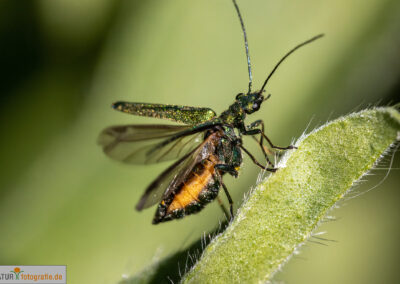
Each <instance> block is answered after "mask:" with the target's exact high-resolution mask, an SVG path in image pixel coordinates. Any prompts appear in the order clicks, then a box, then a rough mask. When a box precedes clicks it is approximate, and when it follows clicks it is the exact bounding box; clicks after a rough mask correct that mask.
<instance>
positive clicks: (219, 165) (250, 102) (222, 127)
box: [98, 0, 323, 224]
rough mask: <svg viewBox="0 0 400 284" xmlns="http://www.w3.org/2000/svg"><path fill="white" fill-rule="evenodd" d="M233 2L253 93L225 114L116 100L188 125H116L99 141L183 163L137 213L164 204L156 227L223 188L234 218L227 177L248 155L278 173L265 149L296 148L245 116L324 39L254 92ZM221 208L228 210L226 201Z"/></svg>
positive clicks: (119, 153) (116, 155) (137, 157)
mask: <svg viewBox="0 0 400 284" xmlns="http://www.w3.org/2000/svg"><path fill="white" fill-rule="evenodd" d="M232 2H233V5H234V7H235V9H236V12H237V15H238V17H239V21H240V25H241V28H242V32H243V36H244V43H245V50H246V58H247V67H248V74H249V84H248V90H247V92H246V93H239V94H238V95H236V98H235V101H234V102H233V104H232V105H230V106H229V108H228V109H227V110H226V111H224V112H222V113H221V114H220V115H219V116H218V115H217V114H216V113H215V112H214V111H213V110H212V109H210V108H199V107H189V106H178V105H165V104H152V103H130V102H123V101H120V102H116V103H114V104H112V107H113V108H114V109H116V110H118V111H121V112H124V113H128V114H133V115H138V116H145V117H154V118H160V119H166V120H171V121H174V122H178V123H182V125H160V124H152V125H119V126H111V127H108V128H106V129H104V130H103V131H102V132H101V133H100V136H99V138H98V143H99V144H100V145H101V146H102V147H103V150H104V153H105V154H106V155H108V156H109V157H111V158H112V159H115V160H118V161H122V162H125V163H128V164H152V163H158V162H163V161H169V160H177V161H176V162H175V163H173V164H172V165H171V166H170V167H168V168H167V169H166V170H165V171H164V172H162V173H161V174H160V175H159V176H158V177H157V178H156V179H155V180H154V181H153V182H152V183H151V184H150V185H149V186H148V187H147V189H146V190H145V192H144V193H143V195H142V197H141V199H140V200H139V202H138V204H137V205H136V209H137V210H139V211H140V210H142V209H145V208H148V207H150V206H152V205H155V204H157V203H158V207H157V210H156V213H155V217H154V219H153V224H158V223H160V222H164V221H168V220H172V219H178V218H183V217H184V216H186V215H189V214H193V213H196V212H199V211H200V210H202V209H203V208H204V206H205V205H207V204H208V203H210V202H211V201H213V200H214V199H215V198H217V195H218V192H219V189H220V187H221V186H222V188H223V190H224V192H225V194H226V196H227V199H228V201H229V204H230V217H231V218H233V201H232V198H231V197H230V195H229V192H228V189H227V187H226V186H225V184H224V182H223V176H224V175H225V174H230V175H232V176H234V177H237V176H238V170H239V168H240V166H241V164H242V151H243V152H244V153H246V154H247V155H248V156H249V157H250V158H251V160H252V161H253V162H254V163H255V164H256V165H257V166H259V167H260V168H262V169H263V170H266V171H271V172H274V171H276V170H277V169H276V168H275V167H274V165H273V163H272V162H271V160H270V159H269V158H268V153H270V151H267V150H266V149H265V145H264V142H265V141H266V142H267V143H268V144H269V146H270V148H272V149H280V150H287V149H293V148H295V147H293V146H288V147H278V146H275V145H274V144H273V143H272V142H271V140H270V139H269V138H268V137H267V135H266V134H265V133H264V122H263V121H262V120H257V121H254V122H253V123H250V124H248V125H246V124H245V118H246V116H247V115H249V114H252V113H254V112H256V111H258V110H259V109H260V107H261V104H262V103H263V102H265V101H266V100H267V99H268V98H269V97H270V95H268V96H265V97H264V91H265V87H266V85H267V83H268V81H269V79H270V78H271V76H272V75H273V74H274V72H275V71H276V69H277V68H278V66H279V65H280V64H281V63H282V62H283V61H284V60H285V59H286V58H287V57H288V56H289V55H290V54H292V53H293V52H294V51H295V50H297V49H298V48H300V47H302V46H304V45H306V44H308V43H310V42H312V41H314V40H316V39H318V38H320V37H322V36H323V35H322V34H321V35H318V36H315V37H313V38H311V39H309V40H307V41H305V42H303V43H301V44H299V45H297V46H296V47H294V48H293V49H292V50H290V51H289V52H288V53H286V54H285V56H283V58H282V59H281V60H280V61H279V62H278V63H277V64H276V65H275V67H274V68H273V70H272V71H271V73H270V74H269V75H268V76H267V78H266V80H265V81H264V83H263V85H262V86H261V88H260V90H258V91H254V92H253V91H252V80H253V78H252V71H251V63H250V55H249V48H248V41H247V34H246V29H245V26H244V23H243V19H242V16H241V13H240V10H239V7H238V5H237V3H236V0H232ZM244 135H248V136H253V138H255V140H256V141H257V142H258V145H259V146H260V148H261V150H262V152H263V154H264V157H265V159H266V162H267V164H268V166H266V167H264V166H263V165H262V164H261V163H259V162H258V161H257V160H256V159H255V157H254V156H253V155H252V154H251V153H250V152H249V151H248V150H247V149H246V148H245V147H244V145H243V144H242V136H244ZM257 137H258V138H257ZM219 201H220V200H219ZM220 204H221V206H222V208H223V209H224V207H223V205H222V203H221V202H220ZM224 211H225V212H226V210H225V209H224ZM226 214H227V212H226Z"/></svg>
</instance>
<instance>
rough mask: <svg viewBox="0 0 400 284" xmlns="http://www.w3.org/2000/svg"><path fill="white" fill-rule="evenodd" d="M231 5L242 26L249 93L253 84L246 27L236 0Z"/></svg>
mask: <svg viewBox="0 0 400 284" xmlns="http://www.w3.org/2000/svg"><path fill="white" fill-rule="evenodd" d="M232 2H233V5H234V6H235V9H236V12H237V14H238V16H239V20H240V25H241V26H242V31H243V37H244V47H245V48H246V57H247V68H248V70H249V94H250V93H251V85H252V84H253V74H252V73H251V63H250V54H249V43H248V42H247V34H246V29H245V27H244V22H243V18H242V15H241V14H240V10H239V6H238V4H237V3H236V0H232Z"/></svg>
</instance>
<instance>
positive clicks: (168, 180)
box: [136, 139, 214, 211]
mask: <svg viewBox="0 0 400 284" xmlns="http://www.w3.org/2000/svg"><path fill="white" fill-rule="evenodd" d="M213 151H214V146H213V145H212V143H211V142H210V141H209V139H206V140H205V141H204V142H203V143H201V144H200V145H199V146H198V147H197V148H195V149H194V150H192V151H191V152H189V153H187V154H186V155H185V156H183V157H182V158H181V159H180V160H178V161H177V162H175V163H174V164H172V165H171V166H170V167H169V168H167V169H166V170H165V171H164V172H162V173H161V174H160V175H159V176H158V177H157V179H156V180H154V181H153V182H152V183H151V184H150V185H149V186H148V187H147V189H146V191H145V192H144V194H143V195H142V197H141V198H140V200H139V202H138V204H137V205H136V209H137V210H138V211H141V210H142V209H145V208H148V207H150V206H153V205H154V204H157V203H159V202H160V201H161V200H162V199H163V198H164V197H165V196H168V195H169V194H170V193H171V192H172V191H174V190H176V189H177V187H178V185H180V184H181V183H182V182H183V181H184V180H185V178H186V177H187V175H188V174H189V173H190V172H191V171H192V170H193V167H194V166H195V165H196V164H197V163H199V162H200V161H201V160H204V159H206V158H208V156H210V154H211V153H212V152H213Z"/></svg>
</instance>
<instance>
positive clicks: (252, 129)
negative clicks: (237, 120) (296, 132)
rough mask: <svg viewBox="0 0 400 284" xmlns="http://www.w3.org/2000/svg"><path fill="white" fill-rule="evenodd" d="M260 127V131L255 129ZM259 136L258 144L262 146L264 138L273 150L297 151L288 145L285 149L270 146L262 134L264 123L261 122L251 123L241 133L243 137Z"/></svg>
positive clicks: (263, 133) (265, 136) (266, 137)
mask: <svg viewBox="0 0 400 284" xmlns="http://www.w3.org/2000/svg"><path fill="white" fill-rule="evenodd" d="M260 125H261V129H259V128H257V127H259V126H260ZM257 130H258V132H257ZM253 133H255V134H261V139H260V144H261V145H263V138H265V140H267V142H268V144H269V145H270V146H271V148H273V149H280V150H290V149H297V147H295V146H293V145H289V146H287V147H279V146H275V145H274V144H272V142H271V140H270V139H269V138H268V136H267V135H265V132H264V121H262V120H256V121H254V122H253V123H251V124H250V125H249V126H247V127H245V132H244V133H242V134H243V135H255V134H253Z"/></svg>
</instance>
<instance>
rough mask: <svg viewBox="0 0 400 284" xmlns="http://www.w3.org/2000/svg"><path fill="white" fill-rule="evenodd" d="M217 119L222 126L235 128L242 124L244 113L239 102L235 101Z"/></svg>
mask: <svg viewBox="0 0 400 284" xmlns="http://www.w3.org/2000/svg"><path fill="white" fill-rule="evenodd" d="M219 118H220V119H221V120H222V122H223V123H224V124H229V125H233V126H236V125H239V124H241V123H243V121H244V119H245V118H246V113H245V111H244V110H243V108H242V107H241V105H240V104H239V102H237V101H235V102H234V103H233V104H232V105H230V106H229V108H228V109H227V110H226V111H224V112H222V113H221V115H220V116H219Z"/></svg>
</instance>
